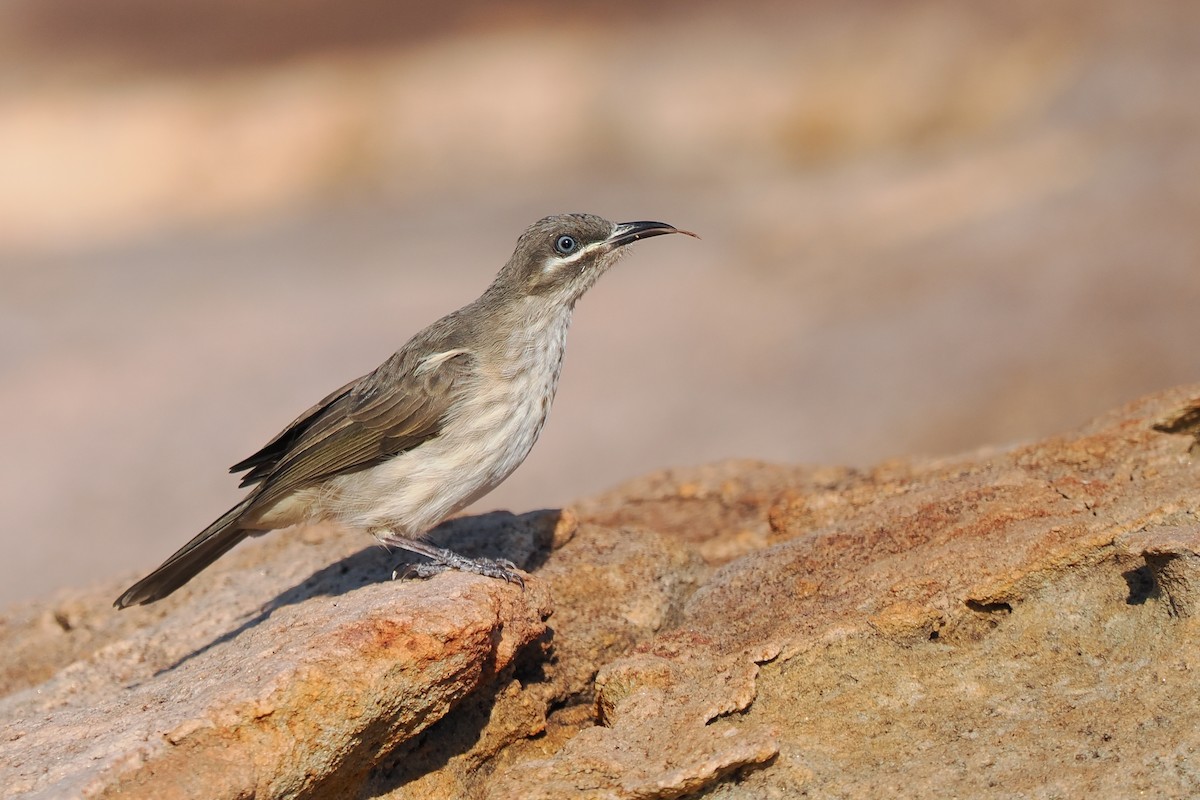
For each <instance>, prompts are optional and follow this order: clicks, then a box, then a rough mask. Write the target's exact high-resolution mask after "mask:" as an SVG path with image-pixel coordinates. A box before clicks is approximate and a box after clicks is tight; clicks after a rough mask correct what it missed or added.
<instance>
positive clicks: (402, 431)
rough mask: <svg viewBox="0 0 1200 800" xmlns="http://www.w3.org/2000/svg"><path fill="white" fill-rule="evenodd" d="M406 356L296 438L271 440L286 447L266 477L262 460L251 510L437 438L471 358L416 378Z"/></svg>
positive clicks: (362, 382) (308, 419)
mask: <svg viewBox="0 0 1200 800" xmlns="http://www.w3.org/2000/svg"><path fill="white" fill-rule="evenodd" d="M405 355H406V354H397V355H396V356H393V357H392V358H390V359H388V360H387V361H385V362H384V363H383V364H382V365H381V366H380V367H379V368H378V369H376V370H375V371H374V372H372V373H370V374H369V375H366V376H364V377H363V378H361V379H359V380H358V381H355V382H354V383H353V384H351V385H350V387H349V389H348V390H346V391H344V392H343V393H341V394H335V395H331V397H332V398H333V399H332V400H330V401H329V402H328V403H326V404H325V405H324V406H323V407H321V408H319V409H317V410H316V411H315V412H312V413H311V414H310V415H308V416H305V417H302V418H301V420H300V421H299V423H298V424H299V425H302V426H303V429H302V430H298V431H297V432H296V433H295V434H294V435H293V436H291V437H289V436H286V435H284V436H282V437H276V438H277V439H280V441H281V442H286V449H284V450H283V451H282V452H281V453H280V454H279V455H278V456H277V457H274V459H273V461H272V462H271V464H270V470H269V471H266V470H265V469H263V467H265V466H266V463H267V462H266V461H263V462H262V466H260V467H256V468H255V470H254V472H257V473H260V474H261V477H260V478H259V480H261V481H262V482H263V485H262V487H261V490H260V493H259V495H258V496H257V497H256V498H255V502H254V505H255V506H257V507H259V508H262V507H265V506H267V505H270V504H271V503H274V502H275V501H276V500H279V499H280V498H282V497H285V496H287V495H288V494H290V493H291V492H293V491H295V490H297V489H299V488H302V487H304V486H309V485H312V484H313V483H317V482H318V481H321V480H325V479H327V478H330V477H333V476H334V475H340V474H343V473H347V472H355V471H357V470H360V469H364V468H366V467H369V466H372V465H374V464H377V463H379V462H380V461H383V460H384V459H387V458H390V457H391V456H394V455H396V454H397V453H401V452H403V451H405V450H409V449H412V448H413V447H416V446H417V445H419V444H421V443H422V442H424V441H427V440H428V439H430V438H432V437H434V436H436V435H437V434H438V432H439V431H440V430H441V424H442V420H443V419H444V417H445V415H446V411H447V410H448V408H449V406H450V403H451V401H452V400H453V399H454V396H455V395H456V393H457V392H456V389H457V386H458V385H459V384H460V383H461V381H462V379H463V376H464V375H465V374H466V372H467V370H468V369H469V364H468V362H469V360H470V359H471V356H470V354H469V353H466V352H463V353H460V354H458V355H456V356H454V357H453V358H450V359H448V360H446V361H443V362H441V363H440V364H438V365H437V366H436V367H434V368H432V369H430V370H428V371H424V372H421V373H418V372H417V371H416V369H415V367H416V366H417V365H418V364H419V363H420V362H419V360H417V359H415V358H413V357H411V356H410V357H405ZM296 425H297V423H293V426H294V427H295V426H296ZM286 433H287V432H286V431H285V434H286ZM265 449H266V448H264V450H265ZM251 474H254V473H251ZM247 477H250V476H249V475H248V476H247Z"/></svg>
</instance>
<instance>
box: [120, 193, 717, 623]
mask: <svg viewBox="0 0 1200 800" xmlns="http://www.w3.org/2000/svg"><path fill="white" fill-rule="evenodd" d="M676 233H679V234H685V235H687V236H692V237H696V238H699V237H698V236H696V234H694V233H692V232H690V231H685V230H681V229H679V228H676V227H674V226H673V225H668V224H667V223H664V222H650V221H639V222H622V223H613V222H609V221H608V220H605V219H603V218H601V217H598V216H596V215H593V214H559V215H555V216H549V217H545V218H544V219H541V220H539V221H537V222H535V223H533V224H532V225H530V226H529V227H528V228H527V229H526V230H525V231H524V232H523V233H522V234H521V235H520V237H519V238H518V239H517V244H516V248H515V249H514V251H513V254H512V257H511V258H510V259H509V260H508V262H507V263H506V264H505V265H504V266H503V267H502V268H501V269H500V271H499V272H498V273H497V275H496V277H495V279H494V280H493V281H492V283H491V284H490V285H489V286H488V287H487V289H486V290H485V291H484V292H483V294H481V295H480V296H479V298H478V299H476V300H475V301H474V302H472V303H470V304H468V305H466V306H464V307H462V308H460V309H459V310H457V311H454V312H452V313H450V314H448V315H446V316H445V317H442V318H441V319H439V320H438V321H436V322H434V323H433V324H431V325H429V326H428V327H427V328H425V329H424V330H422V331H420V332H419V333H417V334H416V335H415V336H413V337H412V338H411V339H410V340H409V341H408V343H407V344H405V345H404V346H403V347H402V348H400V350H398V351H397V352H396V353H394V354H393V355H392V356H391V357H390V358H388V359H387V360H386V361H384V362H383V363H382V364H380V365H379V366H378V367H376V368H375V369H374V370H372V371H371V372H369V373H367V374H366V375H363V376H362V377H360V378H358V379H356V380H353V381H351V382H349V383H347V384H346V385H344V386H342V387H341V388H340V389H337V390H336V391H334V392H332V393H330V394H328V395H327V396H326V397H325V398H324V399H322V400H321V401H320V402H318V403H317V404H316V405H314V406H313V407H312V408H310V409H308V410H307V411H305V412H304V413H303V414H301V415H300V416H298V417H297V418H296V419H295V420H294V421H293V422H292V423H291V424H290V425H288V426H287V427H286V428H284V429H283V431H282V432H280V433H279V435H277V436H276V437H275V438H273V439H271V440H270V441H269V442H267V444H266V445H264V446H263V447H262V448H261V449H260V450H258V451H257V452H256V453H254V454H253V455H251V456H249V457H248V458H245V459H243V460H242V461H239V462H238V463H236V464H234V465H233V466H232V467H230V472H231V473H244V474H243V475H242V478H241V483H240V486H241V487H243V488H249V489H250V491H249V493H248V494H247V495H246V496H245V498H243V499H242V501H241V502H239V503H238V504H237V505H235V506H233V508H231V509H229V510H228V511H226V512H225V513H224V514H222V515H221V516H220V517H218V518H217V519H216V520H214V521H213V522H212V524H210V525H209V526H208V527H206V528H205V529H204V530H202V531H201V532H200V533H199V534H197V535H196V536H195V537H194V538H192V539H191V541H189V542H188V543H187V544H185V545H184V546H183V547H181V548H179V550H178V551H177V552H175V554H174V555H172V556H171V557H170V558H168V559H167V560H166V561H164V562H163V563H162V565H161V566H159V567H158V568H157V569H155V570H154V571H153V572H151V573H150V574H149V575H147V576H146V577H145V578H143V579H141V580H140V581H138V582H137V583H135V584H133V585H132V586H131V587H129V589H127V590H126V591H125V592H124V593H123V594H121V596H120V597H118V598H117V599H116V601H115V602H114V603H113V605H114V606H116V607H117V608H126V607H128V606H133V605H144V604H147V603H153V602H155V601H157V600H161V599H162V598H164V597H166V596H168V595H169V594H171V593H172V592H174V591H175V590H176V589H178V588H179V587H181V586H183V585H184V584H185V583H187V582H188V581H190V580H191V579H192V578H194V577H195V576H196V575H198V574H199V573H200V572H201V571H202V570H204V569H205V568H206V567H208V566H209V565H210V564H212V563H213V562H214V561H216V560H217V559H218V558H220V557H221V556H222V555H224V554H225V553H227V552H228V551H229V550H230V549H232V548H233V547H234V546H235V545H237V544H238V543H239V542H241V541H242V540H243V539H245V538H246V537H248V536H257V535H261V534H264V533H267V532H269V531H272V530H279V529H283V528H288V527H291V526H293V525H298V524H302V523H313V522H335V523H339V524H341V525H342V526H343V527H345V528H348V529H352V530H361V531H365V532H367V533H369V534H371V535H372V536H374V537H375V539H376V540H378V541H379V542H380V543H382V544H383V545H384V546H387V547H395V548H398V549H401V550H405V551H408V552H410V553H413V554H416V555H418V556H421V557H423V559H424V560H422V561H420V562H419V563H417V564H415V565H413V566H411V567H410V568H409V570H408V573H407V575H408V576H411V577H431V576H432V575H436V574H438V573H440V572H442V571H445V570H447V569H455V570H461V571H465V572H470V573H475V574H479V575H484V576H488V577H492V578H498V579H502V580H505V581H508V582H511V583H517V584H520V585H522V586H523V585H524V582H523V579H522V578H521V575H520V573H519V571H518V570H517V568H516V566H515V565H514V564H513V563H512V562H511V561H508V560H505V559H487V558H467V557H465V556H462V555H459V554H458V553H455V552H454V551H452V550H448V549H443V548H439V547H435V546H433V545H432V544H430V543H428V542H425V541H422V537H423V536H424V535H425V534H426V533H427V532H428V531H429V530H430V529H431V528H433V527H434V526H435V525H437V524H438V523H440V522H441V521H443V520H444V519H446V518H447V517H449V516H450V515H452V514H454V513H455V512H457V511H459V510H461V509H463V508H465V507H466V506H468V505H470V504H471V503H473V502H475V501H476V500H478V499H479V498H481V497H483V496H484V495H485V494H487V493H488V492H490V491H491V490H492V489H494V488H495V487H496V486H498V485H499V484H500V483H501V482H502V481H504V480H505V479H506V478H507V477H508V476H509V475H510V474H512V472H513V470H515V469H516V468H517V467H518V466H520V464H521V462H523V461H524V460H525V457H526V456H527V455H528V454H529V451H530V450H531V449H532V447H533V445H534V442H535V441H536V440H537V438H538V435H539V434H540V433H541V431H542V427H543V425H544V424H545V422H546V418H547V416H548V414H549V412H550V406H551V404H552V402H553V400H554V395H555V391H556V389H557V386H558V377H559V372H560V370H561V367H562V360H563V353H564V350H565V347H566V339H567V329H568V328H569V326H570V323H571V317H572V314H573V312H574V309H575V304H576V302H577V301H578V300H579V299H580V297H582V296H583V294H584V293H585V292H586V291H587V290H588V289H590V288H591V287H592V285H593V284H595V282H596V280H597V279H598V278H599V277H600V276H601V275H603V274H604V273H605V272H607V271H608V270H609V269H610V268H611V267H612V266H613V265H614V264H615V263H616V262H617V261H618V259H620V258H621V256H622V255H623V254H624V253H625V252H626V251H627V247H628V245H630V244H632V243H633V242H636V241H639V240H641V239H647V238H650V237H653V236H662V235H664V234H676ZM393 577H394V575H393Z"/></svg>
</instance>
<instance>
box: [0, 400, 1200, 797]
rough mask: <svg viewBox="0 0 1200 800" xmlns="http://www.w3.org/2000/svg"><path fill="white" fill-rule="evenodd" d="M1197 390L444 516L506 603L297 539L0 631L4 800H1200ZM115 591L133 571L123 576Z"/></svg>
mask: <svg viewBox="0 0 1200 800" xmlns="http://www.w3.org/2000/svg"><path fill="white" fill-rule="evenodd" d="M1198 436H1200V386H1192V387H1184V388H1181V389H1177V390H1173V391H1169V392H1165V393H1162V394H1159V395H1156V396H1154V397H1150V398H1146V399H1143V400H1140V401H1138V402H1135V403H1133V404H1131V405H1129V406H1127V407H1125V408H1121V409H1119V410H1117V411H1114V412H1112V413H1111V414H1109V415H1107V416H1105V417H1103V418H1101V419H1099V420H1096V421H1095V422H1093V423H1092V424H1090V425H1088V426H1086V427H1084V428H1082V429H1081V430H1078V431H1075V432H1073V433H1070V434H1066V435H1063V436H1058V437H1055V438H1051V439H1047V440H1045V441H1041V442H1037V443H1034V444H1025V445H1020V446H1015V447H1009V448H996V449H991V450H985V451H981V452H977V453H973V454H969V455H966V456H961V457H957V458H949V459H938V460H898V461H892V462H888V463H885V464H881V465H879V466H877V467H875V468H873V469H868V470H855V469H845V468H807V467H782V466H773V465H767V464H761V463H754V462H744V461H742V462H728V463H723V464H718V465H713V466H708V467H702V468H697V469H687V470H672V471H668V472H663V473H660V474H657V475H652V476H649V477H646V478H642V479H639V480H636V481H633V482H631V483H629V484H627V485H625V486H623V487H620V488H618V489H616V490H614V491H612V492H610V493H608V494H606V495H604V496H601V497H598V498H593V499H591V500H587V501H583V502H580V503H578V504H577V505H575V506H574V507H573V508H570V509H563V510H561V511H541V512H533V513H529V514H524V515H520V516H513V515H509V514H503V513H497V514H489V515H484V516H477V517H468V518H462V519H458V520H454V521H452V522H450V523H447V524H446V525H444V526H442V528H440V529H439V530H438V531H437V533H436V539H437V540H439V541H440V542H441V543H443V544H450V545H452V546H454V547H456V548H457V549H459V550H461V551H463V552H466V553H471V554H487V555H499V554H503V555H505V556H507V557H509V558H512V559H513V560H516V561H518V562H519V563H523V565H524V566H525V568H526V569H528V570H529V571H530V573H531V577H530V578H529V580H528V581H527V584H526V587H525V588H524V590H522V589H520V588H518V587H515V586H511V585H506V584H504V583H501V582H499V581H494V580H489V579H485V578H479V577H476V576H467V575H461V574H445V575H441V576H438V577H436V578H434V579H431V580H429V581H425V582H393V581H390V580H387V578H388V576H389V575H390V573H391V570H392V567H393V566H394V564H393V563H392V561H391V560H390V559H391V558H392V556H390V555H389V554H387V553H386V552H384V551H383V550H382V549H380V548H376V547H364V546H363V545H364V542H363V540H362V539H361V538H358V537H356V536H347V535H344V534H340V533H338V532H336V531H332V530H326V529H318V528H310V529H303V530H297V531H293V532H290V533H288V534H284V535H280V534H276V535H274V536H270V537H264V538H263V539H262V540H258V541H255V542H252V543H250V544H248V545H244V546H242V547H240V548H239V549H238V550H237V551H236V552H235V553H234V554H232V555H231V556H230V557H227V558H226V559H224V560H223V561H222V562H219V563H218V565H217V566H216V567H214V568H213V569H211V570H210V571H209V572H208V573H206V574H204V575H202V576H201V577H200V578H198V579H197V580H196V581H194V582H193V583H192V584H191V585H189V586H188V587H186V588H185V589H184V590H182V591H180V592H179V593H178V594H177V595H175V596H173V597H171V598H169V599H168V600H167V601H164V602H162V603H159V604H157V605H154V606H150V607H145V608H136V609H132V610H128V611H124V612H116V611H115V610H113V609H112V608H111V607H110V602H111V600H112V598H113V597H114V596H116V594H117V593H118V592H119V591H120V589H121V588H123V586H124V581H113V582H110V583H106V584H105V585H102V586H97V587H94V588H92V589H89V590H80V591H76V592H73V593H69V594H63V595H59V596H58V597H57V598H55V599H54V601H52V602H50V603H45V604H32V605H23V606H18V607H14V608H10V609H8V610H7V611H6V612H5V613H4V614H3V617H2V618H0V689H2V694H3V699H0V724H2V725H3V730H4V733H3V747H2V749H0V792H3V794H4V796H13V795H29V796H32V797H46V798H50V797H55V798H57V797H98V798H110V797H118V796H119V797H123V798H143V797H144V798H155V799H156V800H163V799H166V798H190V797H207V798H245V797H256V798H273V797H331V796H336V797H388V798H410V797H411V798H437V797H445V798H494V799H496V800H499V799H500V798H506V799H507V798H511V799H512V800H517V799H518V798H521V799H522V800H525V799H528V798H535V799H536V798H674V797H680V796H684V795H690V794H704V795H705V796H709V797H717V798H769V797H781V798H782V797H795V796H798V795H800V794H801V793H803V794H804V795H805V796H810V797H847V796H859V797H883V796H888V797H953V796H985V795H995V796H1000V795H1002V796H1006V797H1055V796H1064V797H1065V796H1073V797H1081V796H1087V795H1089V794H1090V795H1096V796H1102V797H1118V796H1135V795H1136V794H1146V795H1153V796H1186V795H1194V794H1196V793H1197V792H1198V791H1200V755H1198V754H1197V750H1198V749H1200V701H1198V700H1197V699H1196V692H1195V687H1194V684H1195V680H1196V679H1195V676H1194V675H1193V674H1192V669H1193V668H1194V667H1200V635H1198V634H1200V629H1198V628H1197V625H1198V624H1200V623H1198V622H1197V620H1198V619H1200V465H1198V464H1197V463H1196V455H1197V453H1200V444H1198V438H1197V437H1198ZM129 577H131V576H126V578H129Z"/></svg>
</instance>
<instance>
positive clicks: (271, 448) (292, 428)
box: [229, 378, 363, 488]
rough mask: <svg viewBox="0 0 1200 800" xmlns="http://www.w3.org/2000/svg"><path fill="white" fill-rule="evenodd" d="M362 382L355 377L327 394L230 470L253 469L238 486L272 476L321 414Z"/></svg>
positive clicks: (247, 484)
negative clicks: (274, 470) (276, 467)
mask: <svg viewBox="0 0 1200 800" xmlns="http://www.w3.org/2000/svg"><path fill="white" fill-rule="evenodd" d="M362 380H363V378H355V379H354V380H352V381H350V382H349V383H347V384H346V385H345V386H343V387H342V388H340V389H338V390H337V391H335V392H331V393H330V394H328V395H326V396H325V397H324V398H322V400H321V402H319V403H317V404H316V405H314V406H313V407H312V408H310V409H308V410H307V411H305V412H304V413H303V414H301V415H300V416H298V417H296V418H295V419H294V420H292V421H291V422H290V423H289V424H288V426H287V427H286V428H284V429H283V430H282V431H280V432H279V434H278V435H277V436H276V437H275V438H274V439H272V440H271V441H269V442H267V443H266V444H265V445H263V446H262V448H261V449H259V450H258V452H256V453H255V454H254V455H252V456H247V457H246V458H243V459H242V460H241V461H239V462H238V463H236V464H234V465H233V466H232V467H230V468H229V471H230V472H234V473H236V472H246V470H250V471H249V472H247V473H246V474H245V475H243V476H242V482H241V483H240V484H238V486H240V487H242V488H245V487H247V486H251V485H253V484H255V483H258V482H259V481H261V480H262V479H263V478H265V477H267V476H268V475H270V474H271V470H273V469H274V468H275V465H276V464H278V463H279V460H280V459H281V458H283V457H284V456H285V455H287V453H288V451H289V450H291V448H292V445H294V444H295V443H296V440H297V439H299V438H300V437H301V436H302V435H304V432H305V431H306V430H308V429H309V428H310V427H311V426H312V424H313V423H314V422H316V421H317V420H318V419H320V417H321V414H322V412H324V411H325V410H326V409H328V408H329V407H330V406H331V405H333V404H334V403H335V402H337V401H338V400H340V399H341V398H342V396H343V395H345V394H347V393H348V392H349V391H350V390H351V389H353V388H354V386H355V384H357V383H359V382H360V381H362Z"/></svg>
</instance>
